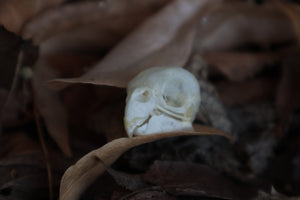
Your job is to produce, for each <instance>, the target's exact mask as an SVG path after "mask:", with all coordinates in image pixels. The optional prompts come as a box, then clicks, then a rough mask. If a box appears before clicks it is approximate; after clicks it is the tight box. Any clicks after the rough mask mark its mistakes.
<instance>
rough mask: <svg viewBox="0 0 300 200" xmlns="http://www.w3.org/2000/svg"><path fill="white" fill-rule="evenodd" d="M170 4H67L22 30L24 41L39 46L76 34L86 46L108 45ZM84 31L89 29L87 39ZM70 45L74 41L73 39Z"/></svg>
mask: <svg viewBox="0 0 300 200" xmlns="http://www.w3.org/2000/svg"><path fill="white" fill-rule="evenodd" d="M169 1H170V0H154V1H153V0H152V1H149V0H145V1H139V0H125V1H119V0H110V1H106V2H100V3H99V1H81V2H77V3H72V4H67V5H65V6H61V7H58V8H56V9H52V10H50V11H49V12H45V13H43V14H42V15H40V16H39V17H38V18H35V19H33V20H32V21H31V22H29V23H28V24H27V25H26V26H25V27H24V31H23V37H25V38H32V39H33V41H34V42H35V43H36V44H40V43H41V42H43V41H46V40H47V39H49V38H52V37H55V36H57V35H64V36H63V39H64V40H69V38H68V36H70V34H71V35H72V34H74V32H76V33H77V32H78V33H77V35H78V37H79V38H80V37H81V38H82V37H84V38H85V39H84V42H85V43H92V42H95V41H99V43H100V42H102V43H105V44H107V43H110V41H111V38H114V37H115V36H116V35H120V34H121V35H122V34H124V32H125V33H127V32H128V31H129V30H131V29H132V28H133V27H134V26H135V25H136V24H138V23H140V22H141V21H142V20H143V19H144V18H145V17H147V16H149V15H150V14H152V13H153V12H155V11H156V10H157V9H158V8H160V7H162V6H163V5H165V4H166V3H167V2H169ZM136 16H139V17H136ZM87 27H89V29H90V31H89V34H88V35H87V34H86V29H87ZM91 29H92V30H91ZM99 30H100V31H99ZM88 36H89V37H88ZM79 40H80V39H79ZM81 41H82V40H81ZM62 42H64V43H65V41H62ZM73 42H76V41H74V39H73ZM81 45H85V44H81Z"/></svg>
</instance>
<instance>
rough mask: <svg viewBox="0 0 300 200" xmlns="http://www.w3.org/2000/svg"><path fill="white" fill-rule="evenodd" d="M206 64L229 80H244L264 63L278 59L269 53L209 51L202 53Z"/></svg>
mask: <svg viewBox="0 0 300 200" xmlns="http://www.w3.org/2000/svg"><path fill="white" fill-rule="evenodd" d="M203 57H204V59H205V61H206V62H207V64H208V65H210V66H213V67H215V68H216V69H217V70H218V71H220V72H221V73H222V74H224V75H225V76H226V77H227V78H228V79H229V80H231V81H245V80H247V79H249V78H252V77H254V75H255V74H257V73H259V72H260V71H261V70H262V69H263V67H265V66H266V65H272V64H274V63H275V62H277V61H278V60H279V57H278V55H276V54H271V53H257V54H255V53H237V52H211V53H206V54H204V56H203Z"/></svg>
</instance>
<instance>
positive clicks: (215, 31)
mask: <svg viewBox="0 0 300 200" xmlns="http://www.w3.org/2000/svg"><path fill="white" fill-rule="evenodd" d="M226 2H227V1H225V2H224V3H223V4H222V5H223V6H221V7H220V8H219V9H216V10H215V11H214V12H211V13H209V14H208V15H207V16H205V17H204V18H203V19H202V23H201V26H200V29H199V31H198V34H197V36H196V38H197V39H196V40H195V51H198V52H208V51H224V50H233V49H236V48H241V47H245V46H247V45H249V44H251V45H257V46H259V47H261V48H263V49H265V48H269V47H270V45H272V44H277V43H279V44H282V43H286V42H291V41H294V40H295V39H296V38H295V35H294V33H293V30H292V25H291V23H290V20H289V19H288V18H287V17H286V16H285V15H284V14H283V13H282V11H281V10H280V9H278V7H276V6H274V5H273V4H270V3H266V4H263V5H256V4H246V3H241V2H238V3H230V2H229V3H226Z"/></svg>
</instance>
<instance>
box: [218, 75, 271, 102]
mask: <svg viewBox="0 0 300 200" xmlns="http://www.w3.org/2000/svg"><path fill="white" fill-rule="evenodd" d="M216 88H217V90H218V94H219V96H220V99H221V101H222V102H223V103H224V104H225V105H241V104H247V103H251V102H252V103H253V102H262V101H266V100H268V99H272V98H274V96H275V93H276V80H273V79H264V78H257V79H252V80H248V81H246V82H241V83H238V84H236V83H232V82H225V81H222V82H219V83H216Z"/></svg>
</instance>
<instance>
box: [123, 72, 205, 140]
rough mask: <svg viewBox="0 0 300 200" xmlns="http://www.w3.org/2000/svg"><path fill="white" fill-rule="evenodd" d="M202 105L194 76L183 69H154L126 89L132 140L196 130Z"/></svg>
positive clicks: (127, 122)
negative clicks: (197, 115)
mask: <svg viewBox="0 0 300 200" xmlns="http://www.w3.org/2000/svg"><path fill="white" fill-rule="evenodd" d="M199 105H200V87H199V84H198V81H197V79H196V78H195V77H194V75H193V74H192V73H190V72H188V71H187V70H185V69H183V68H180V67H153V68H149V69H147V70H145V71H142V72H141V73H139V74H138V75H137V76H136V77H135V78H133V79H132V80H131V81H130V83H129V84H128V87H127V98H126V108H125V117H124V125H125V129H126V132H127V134H128V136H129V137H132V136H134V135H135V136H137V135H145V134H155V133H163V132H172V131H181V130H182V131H183V130H193V126H192V122H193V121H194V119H195V116H196V113H197V111H198V108H199Z"/></svg>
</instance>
